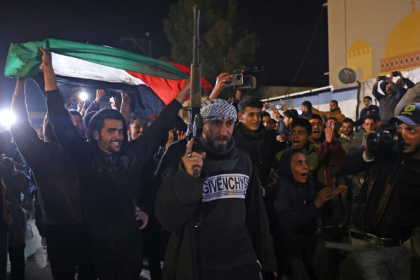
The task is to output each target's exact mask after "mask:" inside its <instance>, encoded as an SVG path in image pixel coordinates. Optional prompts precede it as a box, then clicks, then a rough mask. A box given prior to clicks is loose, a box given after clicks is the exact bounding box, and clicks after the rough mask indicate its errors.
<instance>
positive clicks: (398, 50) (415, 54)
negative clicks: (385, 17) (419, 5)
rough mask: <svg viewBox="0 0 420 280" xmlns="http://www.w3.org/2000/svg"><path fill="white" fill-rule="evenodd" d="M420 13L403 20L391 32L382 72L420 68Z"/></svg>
mask: <svg viewBox="0 0 420 280" xmlns="http://www.w3.org/2000/svg"><path fill="white" fill-rule="evenodd" d="M419 34H420V11H419V12H415V13H412V14H410V15H409V16H407V17H405V18H404V19H402V20H401V21H400V22H399V23H398V24H397V25H396V26H395V28H394V30H393V31H392V32H391V34H390V35H389V37H388V41H387V43H386V46H385V56H384V58H383V59H381V72H383V73H384V72H390V71H395V70H408V69H412V68H417V67H420V36H419Z"/></svg>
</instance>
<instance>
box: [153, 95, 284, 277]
mask: <svg viewBox="0 0 420 280" xmlns="http://www.w3.org/2000/svg"><path fill="white" fill-rule="evenodd" d="M259 113H260V112H259ZM200 114H201V116H202V118H203V122H204V126H203V133H202V137H200V138H199V139H198V140H197V139H194V140H191V141H190V142H188V144H187V146H186V148H185V144H186V140H182V141H179V142H177V143H175V144H173V145H172V146H170V148H169V150H168V152H167V153H170V154H171V156H170V157H167V159H168V160H169V161H170V162H166V160H165V158H164V160H163V164H162V165H161V166H165V169H166V171H165V172H164V173H163V184H162V185H161V187H160V188H159V190H158V194H157V198H156V216H157V218H158V219H159V221H160V222H161V223H162V225H163V227H164V228H166V229H167V230H169V231H171V238H170V241H169V244H168V247H167V250H166V255H165V265H164V268H163V270H164V271H163V279H183V280H190V279H203V280H207V279H226V280H228V279H229V280H230V279H245V280H246V279H250V280H251V279H252V280H254V279H255V280H257V279H261V278H260V277H261V276H260V271H261V265H262V271H264V272H265V273H267V274H268V275H271V276H273V273H272V272H273V271H275V270H276V260H275V257H274V252H273V243H272V238H271V236H270V234H269V230H268V221H267V217H266V213H265V210H264V204H263V201H262V194H261V187H260V183H259V180H258V177H257V173H256V170H255V169H254V166H253V163H252V161H251V160H250V158H249V156H248V155H247V153H246V152H244V151H243V150H241V149H238V148H236V147H235V140H234V139H233V138H232V133H233V130H234V121H235V120H236V109H235V108H234V107H233V105H231V104H229V103H228V102H226V101H224V100H221V99H212V100H207V101H205V102H204V103H203V104H202V105H201V108H200ZM194 141H199V142H200V145H201V146H202V147H203V152H202V153H197V152H195V151H192V147H193V142H194ZM171 150H172V152H171ZM166 166H167V168H166ZM196 167H198V168H199V169H200V170H201V173H200V175H199V177H194V175H193V174H194V168H196Z"/></svg>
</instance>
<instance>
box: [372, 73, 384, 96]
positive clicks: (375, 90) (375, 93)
mask: <svg viewBox="0 0 420 280" xmlns="http://www.w3.org/2000/svg"><path fill="white" fill-rule="evenodd" d="M379 81H380V80H379V77H376V81H375V83H374V84H373V87H372V95H373V96H374V97H375V98H376V99H378V101H379V100H381V99H382V98H384V97H385V95H383V94H380V93H379V91H378V83H379ZM382 83H383V82H382Z"/></svg>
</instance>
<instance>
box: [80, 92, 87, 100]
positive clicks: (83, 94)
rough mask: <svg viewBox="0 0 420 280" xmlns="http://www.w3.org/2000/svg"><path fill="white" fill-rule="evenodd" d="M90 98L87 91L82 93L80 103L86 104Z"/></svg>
mask: <svg viewBox="0 0 420 280" xmlns="http://www.w3.org/2000/svg"><path fill="white" fill-rule="evenodd" d="M88 97H89V95H88V94H87V93H86V92H85V91H82V92H81V93H79V99H80V101H83V102H85V101H86V100H87V99H88Z"/></svg>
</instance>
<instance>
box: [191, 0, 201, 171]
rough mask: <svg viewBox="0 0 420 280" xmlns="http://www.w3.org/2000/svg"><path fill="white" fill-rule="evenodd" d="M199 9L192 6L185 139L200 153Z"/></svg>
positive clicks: (197, 168) (195, 169) (196, 6)
mask: <svg viewBox="0 0 420 280" xmlns="http://www.w3.org/2000/svg"><path fill="white" fill-rule="evenodd" d="M199 21H200V9H199V8H198V5H195V6H194V36H193V59H192V63H191V75H190V104H191V105H190V111H191V115H190V118H189V121H188V133H187V139H188V140H191V139H192V138H194V146H193V151H194V152H197V153H201V151H202V148H201V147H200V140H199V138H200V137H201V134H202V131H203V119H202V118H201V115H200V105H201V68H200V61H199V49H200V34H199ZM200 173H201V168H199V167H198V166H197V167H194V177H199V176H200Z"/></svg>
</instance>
